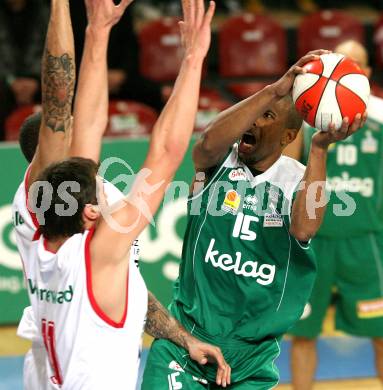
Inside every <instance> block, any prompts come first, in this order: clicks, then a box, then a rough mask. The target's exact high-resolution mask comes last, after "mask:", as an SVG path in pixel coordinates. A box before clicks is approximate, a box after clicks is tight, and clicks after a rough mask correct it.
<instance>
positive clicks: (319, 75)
mask: <svg viewBox="0 0 383 390" xmlns="http://www.w3.org/2000/svg"><path fill="white" fill-rule="evenodd" d="M319 61H320V62H321V64H322V73H321V74H317V73H313V72H307V73H306V74H315V75H316V76H318V80H317V81H315V83H314V84H313V85H312V86H311V87H310V88H313V87H314V86H315V84H317V83H318V82H319V80H320V79H321V77H322V74H323V71H324V63H323V61H322V58H319ZM305 92H307V89H305V90H304V91H302V92H301V93H300V94H299V95H298V97H297V98H296V99H295V101H296V102H297V101H298V99H299V98H300V97H301V96H302V95H303V94H304V93H305Z"/></svg>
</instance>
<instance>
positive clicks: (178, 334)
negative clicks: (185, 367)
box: [145, 292, 231, 387]
mask: <svg viewBox="0 0 383 390" xmlns="http://www.w3.org/2000/svg"><path fill="white" fill-rule="evenodd" d="M145 332H146V333H147V334H149V335H150V336H153V337H155V338H162V339H168V340H170V341H172V342H173V343H175V344H177V345H179V346H180V347H182V348H185V349H186V350H187V351H188V352H189V355H190V357H191V358H192V359H193V360H195V361H197V362H198V363H199V364H206V363H207V362H208V361H209V362H212V361H213V362H216V363H217V365H218V370H217V377H216V382H217V384H218V385H222V386H223V387H226V385H230V374H231V368H230V366H229V365H228V364H227V363H226V362H225V359H224V358H223V355H222V352H221V350H220V349H219V348H218V347H215V346H213V345H210V344H206V343H203V342H201V341H199V340H198V339H196V338H195V337H194V336H192V335H191V334H190V333H189V332H187V331H186V329H185V328H184V327H183V326H182V325H181V324H180V323H179V322H178V321H177V320H176V319H175V318H174V317H172V316H171V315H170V314H169V312H168V311H167V310H166V309H165V308H164V307H163V306H162V305H161V303H160V302H159V301H158V300H157V299H156V297H155V296H154V295H153V294H152V293H150V292H149V296H148V313H147V321H146V325H145Z"/></svg>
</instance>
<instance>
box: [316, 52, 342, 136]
mask: <svg viewBox="0 0 383 390" xmlns="http://www.w3.org/2000/svg"><path fill="white" fill-rule="evenodd" d="M343 59H344V57H342V58H341V59H340V60H339V61H338V63H337V64H336V65H335V66H334V69H333V70H332V72H331V73H330V76H329V77H328V79H327V81H326V84H325V85H324V87H323V91H322V93H321V95H320V97H319V99H318V102H319V103H318V105H317V107H316V109H315V113H314V125H315V122H316V116H317V113H318V110H319V106H320V102H321V100H322V97H323V94H324V91H325V90H326V88H327V85H328V83H329V81H330V80H331V76H332V75H333V74H334V72H335V70H336V68H337V67H338V66H339V64H340V63H341V62H342V61H343ZM320 60H321V61H322V59H321V58H320ZM323 70H324V64H323ZM322 77H323V76H322ZM333 81H334V80H333ZM335 95H336V94H335ZM321 119H322V117H321ZM321 125H322V123H321ZM314 127H315V126H314ZM321 130H322V129H321Z"/></svg>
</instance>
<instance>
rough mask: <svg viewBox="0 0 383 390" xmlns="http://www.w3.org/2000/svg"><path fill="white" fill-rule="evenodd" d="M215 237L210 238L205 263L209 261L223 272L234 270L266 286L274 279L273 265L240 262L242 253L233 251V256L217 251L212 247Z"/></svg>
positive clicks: (237, 273)
mask: <svg viewBox="0 0 383 390" xmlns="http://www.w3.org/2000/svg"><path fill="white" fill-rule="evenodd" d="M214 244H215V239H214V238H212V239H211V240H210V244H209V247H208V249H207V252H206V255H205V263H209V262H210V263H211V264H212V266H213V267H214V268H220V269H221V270H223V271H225V272H234V273H235V274H236V275H240V276H244V277H246V278H254V279H255V281H256V282H257V283H259V284H262V285H263V286H267V285H269V284H271V283H272V282H273V281H274V276H275V265H270V264H259V262H258V261H245V262H244V263H241V260H242V253H241V252H235V258H234V257H233V256H232V255H230V254H228V253H222V254H220V253H219V250H217V249H214Z"/></svg>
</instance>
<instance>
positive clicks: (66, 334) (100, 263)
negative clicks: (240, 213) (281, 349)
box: [14, 0, 230, 390]
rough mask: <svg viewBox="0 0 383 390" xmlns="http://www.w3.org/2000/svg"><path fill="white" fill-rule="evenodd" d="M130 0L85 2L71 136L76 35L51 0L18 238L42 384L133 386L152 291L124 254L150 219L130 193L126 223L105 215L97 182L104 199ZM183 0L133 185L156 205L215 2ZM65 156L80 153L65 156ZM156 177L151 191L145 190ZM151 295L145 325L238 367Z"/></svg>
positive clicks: (121, 213)
mask: <svg viewBox="0 0 383 390" xmlns="http://www.w3.org/2000/svg"><path fill="white" fill-rule="evenodd" d="M129 3H130V1H129V0H123V1H122V2H121V3H120V4H119V5H118V6H115V5H114V3H113V1H112V0H88V1H86V6H87V15H88V18H89V20H88V28H87V33H86V40H85V48H84V55H83V63H82V66H81V71H80V80H79V83H78V91H77V95H76V103H75V110H74V131H73V133H74V134H73V140H72V141H69V138H70V137H69V131H68V130H69V128H70V108H71V99H72V94H73V93H72V92H73V91H71V88H72V87H73V82H74V65H73V42H71V27H70V22H69V20H70V19H69V10H68V2H67V1H62V0H52V12H51V19H50V24H49V28H48V36H47V41H46V50H45V53H44V58H43V77H42V79H43V85H42V91H43V96H42V97H43V99H42V100H43V116H42V124H41V128H40V134H39V143H38V148H37V151H36V154H35V156H34V158H33V161H32V163H31V166H30V169H29V170H28V172H27V174H26V177H25V181H24V182H23V183H22V184H21V186H20V188H19V190H18V192H17V194H16V197H15V202H14V215H15V216H16V218H15V225H16V235H17V242H18V247H19V250H20V254H21V256H22V258H23V262H24V270H25V276H26V279H27V284H28V291H29V296H30V299H31V306H32V311H33V315H32V316H26V317H25V318H26V320H28V319H30V320H31V321H32V325H33V323H34V324H35V326H36V328H38V329H39V337H35V340H34V343H33V348H32V353H31V354H30V355H29V356H28V357H27V360H26V374H27V375H28V374H31V375H32V376H33V375H34V377H29V378H28V377H26V378H25V383H31V382H30V379H34V380H36V382H35V384H34V385H33V386H34V387H32V388H34V389H36V388H38V389H57V388H61V389H92V390H94V389H96V390H97V389H105V388H113V389H117V388H123V389H133V388H134V387H135V385H136V383H135V382H136V373H137V366H138V362H139V359H138V358H139V356H138V355H139V345H140V338H141V334H142V324H143V319H144V317H145V313H146V303H147V302H146V299H147V294H146V288H145V285H144V283H143V281H142V279H141V277H140V275H139V273H138V270H137V268H136V266H135V265H134V259H133V258H132V257H131V258H130V259H129V257H128V256H127V255H128V253H129V250H130V248H131V245H132V244H133V242H134V240H135V238H136V237H137V235H138V234H139V232H140V231H142V229H143V228H144V227H145V226H146V224H147V223H148V221H147V219H146V218H145V217H143V216H142V215H141V212H140V211H141V210H140V209H138V208H137V207H136V204H133V203H132V202H129V200H126V201H124V202H123V204H122V205H120V206H121V207H120V209H118V210H117V211H115V212H113V213H111V216H112V217H113V218H114V220H115V221H117V222H118V223H119V224H121V225H122V226H123V227H127V228H129V229H128V231H127V232H126V231H124V232H121V231H116V230H115V229H112V228H111V227H110V226H109V225H108V223H106V221H105V220H104V219H103V218H102V217H101V215H100V207H101V206H102V205H103V204H104V203H105V199H104V198H105V194H104V191H103V187H104V186H103V185H102V184H101V181H100V183H99V189H100V193H101V194H100V196H99V197H97V196H96V187H97V184H96V183H97V180H96V174H97V168H98V164H97V163H96V162H97V161H98V159H99V153H100V146H101V138H102V135H103V132H104V129H105V128H106V122H107V102H108V100H107V80H106V61H105V58H106V48H107V43H108V39H109V34H110V29H111V27H112V26H113V25H114V24H115V23H116V22H117V21H118V20H119V19H120V17H121V15H122V13H123V12H124V10H125V8H126V7H127V5H128V4H129ZM184 6H186V12H185V22H184V24H183V27H184V29H183V32H184V42H185V48H186V55H185V59H184V61H183V64H182V68H181V71H180V75H179V77H178V80H177V83H176V86H175V88H174V92H173V94H172V96H171V98H170V100H169V103H168V104H167V106H166V107H165V110H164V112H163V113H162V115H161V117H160V120H159V122H158V123H157V124H156V126H155V128H154V130H153V137H152V143H151V147H150V151H149V155H148V158H147V160H146V162H145V165H144V167H145V168H146V169H147V170H146V172H150V174H149V175H147V177H146V179H145V180H144V182H143V183H142V182H139V183H136V185H135V186H134V188H133V192H132V196H135V197H136V199H137V196H141V198H140V199H142V200H143V201H145V202H146V204H148V205H149V209H150V212H151V213H154V212H155V211H156V209H157V208H158V205H159V203H160V201H161V200H162V197H163V193H164V190H165V188H166V185H167V184H168V183H169V181H170V180H171V178H172V176H173V175H174V172H175V170H176V169H177V167H178V165H179V164H180V162H181V160H182V157H183V155H184V153H185V151H186V149H187V145H188V142H189V139H190V135H191V132H192V129H193V124H194V119H195V114H196V108H197V102H198V90H199V83H200V77H201V69H202V62H203V59H204V57H205V55H206V52H207V49H208V47H209V43H210V22H211V18H212V16H213V12H214V3H212V4H211V5H210V8H209V11H208V13H207V14H206V15H204V12H203V3H202V0H201V1H199V3H198V7H197V9H196V8H195V7H194V5H189V4H188V3H187V2H186V1H185V3H184ZM184 95H187V96H188V97H189V99H190V102H189V103H190V104H189V106H188V107H184V106H183V105H182V104H181V98H182V97H183V96H184ZM181 124H182V128H181ZM176 136H177V143H174V142H172V141H173V140H174V139H175V138H176ZM67 145H69V152H68V147H67ZM68 153H69V155H72V156H79V157H73V158H69V159H67V160H64V161H61V160H62V159H63V158H65V157H66V156H67V155H68ZM41 183H43V186H42V187H41ZM157 183H159V184H158V185H157ZM148 185H149V187H151V189H152V192H150V193H145V192H144V189H145V188H146V187H147V186H148ZM46 186H48V188H49V190H48V191H46V188H47V187H46ZM145 186H146V187H145ZM31 188H32V191H30V190H31ZM40 189H43V190H42V192H40V191H39V190H40ZM29 193H31V194H32V195H31V197H32V199H28V198H30V196H29ZM40 196H41V197H40ZM46 196H47V197H48V198H46ZM97 201H100V202H101V204H100V205H98V204H97ZM73 202H74V203H73ZM74 204H75V206H76V207H75V208H74V209H72V208H71V207H72V206H73V205H74ZM30 210H34V211H36V212H37V214H34V213H33V212H31V211H30ZM132 227H133V228H132ZM149 302H150V303H149V311H148V321H147V324H146V331H148V332H149V333H150V334H152V335H154V336H155V337H164V338H169V339H170V340H173V341H174V342H176V343H178V344H179V345H180V346H182V347H184V348H185V349H187V350H188V351H187V352H188V353H189V354H190V356H191V357H192V358H194V359H196V360H198V361H199V362H200V363H207V360H208V358H211V359H212V360H213V361H215V362H217V363H218V366H219V368H218V372H217V382H218V383H221V382H222V383H224V384H225V383H226V382H228V381H229V375H230V369H229V368H228V366H227V365H226V363H225V361H224V359H223V356H222V354H221V352H220V351H219V349H217V348H216V347H213V346H210V345H208V344H204V343H201V342H199V341H198V340H197V339H195V338H194V337H192V336H191V335H189V334H188V333H187V332H186V331H185V330H184V329H183V328H182V326H180V324H179V323H177V321H175V320H174V318H171V317H170V316H169V314H168V313H167V312H166V311H165V310H164V309H163V308H162V307H161V306H160V305H159V304H158V302H157V301H156V300H155V298H154V297H153V296H152V295H151V294H149ZM29 314H30V312H29ZM32 328H33V326H32V327H31V329H32ZM36 328H35V329H34V330H36ZM35 336H36V333H35ZM42 345H44V349H42V348H41V346H42ZM29 362H32V363H33V364H32V365H31V366H32V367H33V365H35V372H34V373H32V371H30V372H28V367H30V366H29Z"/></svg>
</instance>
